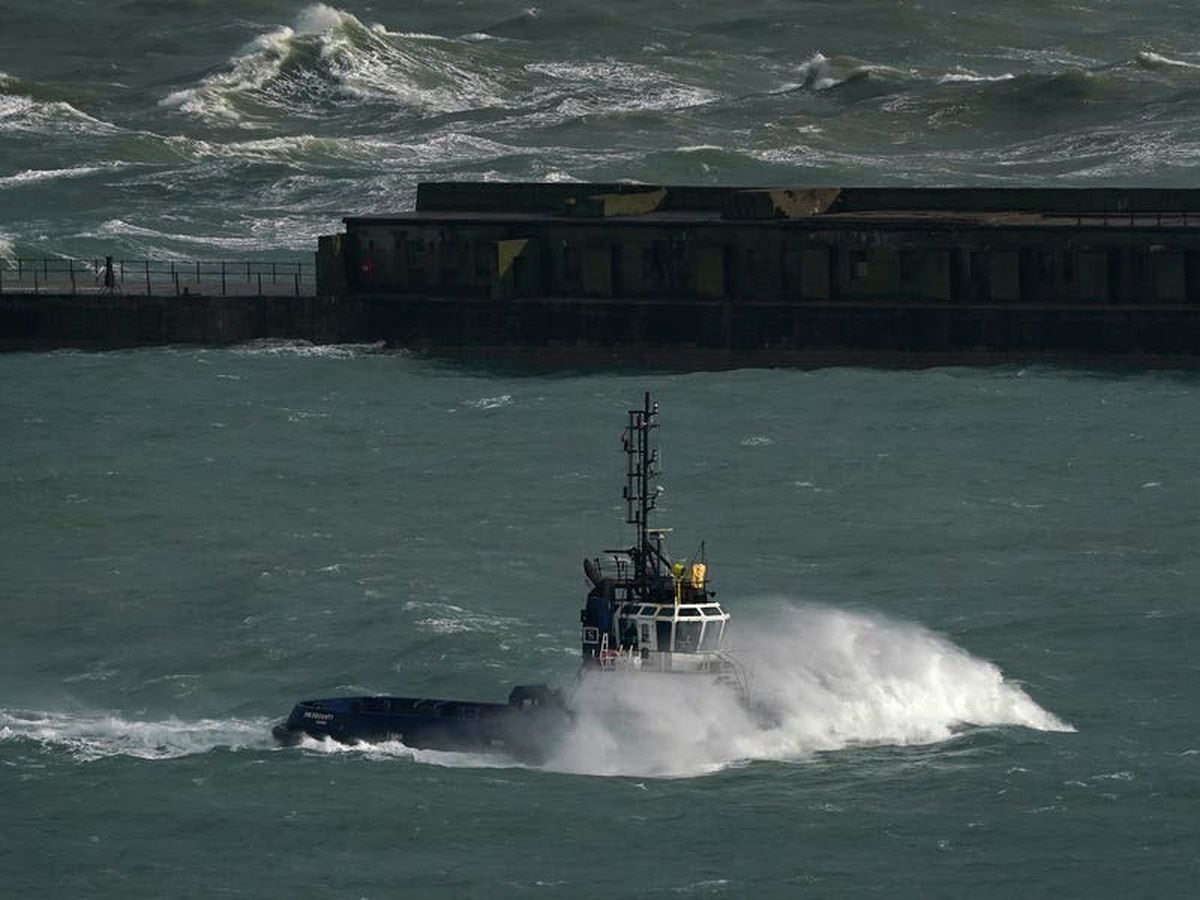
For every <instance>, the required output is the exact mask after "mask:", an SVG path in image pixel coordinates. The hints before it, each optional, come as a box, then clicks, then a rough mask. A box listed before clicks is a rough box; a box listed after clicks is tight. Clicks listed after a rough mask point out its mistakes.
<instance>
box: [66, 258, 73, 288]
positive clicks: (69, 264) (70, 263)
mask: <svg viewBox="0 0 1200 900" xmlns="http://www.w3.org/2000/svg"><path fill="white" fill-rule="evenodd" d="M67 271H68V272H70V273H71V293H72V294H74V293H75V260H74V259H68V260H67Z"/></svg>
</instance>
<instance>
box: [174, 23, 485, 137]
mask: <svg viewBox="0 0 1200 900" xmlns="http://www.w3.org/2000/svg"><path fill="white" fill-rule="evenodd" d="M456 43H457V42H454V41H450V40H447V39H438V38H434V37H431V36H429V35H414V34H396V33H393V32H389V31H388V30H387V29H386V28H384V27H383V26H381V25H365V24H364V23H363V22H362V21H360V20H359V19H358V18H357V17H356V16H354V15H352V14H350V13H348V12H345V11H343V10H339V9H335V8H333V7H330V6H326V5H325V4H323V3H318V4H314V5H312V6H309V7H307V8H305V9H304V10H303V11H302V12H301V13H300V15H299V17H298V19H297V20H296V23H295V25H294V26H288V25H284V26H280V27H278V28H276V29H274V30H273V31H270V32H267V33H266V34H262V35H259V36H258V37H257V38H255V39H254V40H253V41H252V42H251V43H250V44H249V45H248V46H247V47H245V48H244V49H242V50H241V51H240V52H238V53H237V54H235V55H234V56H233V57H232V58H231V59H230V60H229V62H228V66H227V67H226V68H224V69H222V70H221V71H218V72H214V73H212V74H210V75H208V76H206V77H204V78H203V79H202V80H201V82H200V83H199V84H198V85H197V86H195V87H190V88H183V89H181V90H178V91H175V92H173V93H171V94H169V95H168V96H166V97H165V98H163V100H162V101H161V103H160V105H162V106H165V107H173V108H176V109H178V110H179V111H180V112H183V113H186V114H189V115H193V116H196V117H199V118H202V119H207V120H212V121H218V122H220V121H223V122H226V123H237V124H239V125H241V126H243V127H255V124H256V120H261V119H263V118H264V117H265V115H266V114H267V113H268V112H269V111H270V110H275V109H281V110H283V111H285V112H287V113H289V114H291V115H295V116H301V117H308V118H316V117H321V116H324V115H327V114H328V113H330V112H336V105H337V104H338V103H339V102H344V101H355V102H357V103H362V102H372V101H373V102H380V103H386V104H388V105H390V106H400V107H403V108H408V109H412V110H414V111H418V112H452V111H459V110H463V109H467V108H479V107H487V106H493V105H497V104H499V103H501V102H502V97H501V95H502V93H503V91H502V89H501V87H500V86H499V85H498V84H497V82H496V81H495V80H494V79H493V78H491V77H490V76H489V75H488V74H487V73H486V72H485V71H481V70H480V69H479V68H472V67H469V66H466V65H464V64H463V63H462V62H461V61H460V60H459V59H458V56H459V54H458V53H456V52H455V49H456V48H455V45H456ZM464 46H465V45H464Z"/></svg>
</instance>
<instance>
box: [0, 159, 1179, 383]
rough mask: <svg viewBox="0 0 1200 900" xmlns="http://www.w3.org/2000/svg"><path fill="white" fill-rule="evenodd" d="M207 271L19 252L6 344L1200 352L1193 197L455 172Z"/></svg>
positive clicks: (882, 353)
mask: <svg viewBox="0 0 1200 900" xmlns="http://www.w3.org/2000/svg"><path fill="white" fill-rule="evenodd" d="M215 265H217V264H203V265H202V264H191V263H178V262H173V263H170V270H169V272H168V270H167V269H166V268H164V266H163V265H159V266H154V267H152V266H151V264H150V263H144V264H142V265H141V266H140V267H139V266H138V265H132V266H127V267H125V268H123V269H122V270H121V275H122V277H121V278H119V279H118V278H117V277H116V274H115V268H114V264H113V263H112V261H111V260H110V261H108V262H106V263H105V266H104V269H103V272H101V271H100V263H99V262H98V261H97V262H95V263H93V265H92V266H90V267H87V266H85V267H83V268H84V270H85V272H86V276H85V278H84V281H85V282H87V278H88V277H90V278H91V281H90V282H88V283H85V284H84V285H83V286H82V287H81V286H80V279H79V277H78V276H77V275H76V274H75V268H74V266H75V264H74V263H73V262H72V263H70V264H69V269H70V273H71V282H70V287H71V290H69V291H68V290H65V289H64V288H63V287H62V286H61V284H60V288H59V289H58V290H57V291H54V292H53V293H47V290H48V289H49V285H48V283H47V281H46V280H45V278H44V279H43V281H42V283H41V284H37V285H34V286H33V287H32V288H31V287H30V285H29V283H28V282H29V279H28V277H25V278H24V280H23V282H22V283H20V284H16V285H14V281H13V277H12V272H11V265H9V271H8V272H7V274H6V277H5V280H4V282H3V283H2V284H0V346H3V347H5V348H8V349H14V348H22V347H25V348H45V347H53V346H82V347H114V346H129V345H137V344H146V343H172V342H177V343H188V342H200V343H232V342H240V341H246V340H253V339H257V338H293V339H296V338H298V339H306V340H312V341H321V342H325V341H334V342H336V341H384V342H387V343H389V344H392V345H395V346H403V347H411V348H418V349H429V350H433V351H435V352H441V353H448V354H463V355H469V356H510V357H516V358H524V359H529V360H539V359H540V360H544V361H547V362H551V363H556V364H559V363H561V364H571V363H573V362H578V363H582V364H590V363H598V362H604V361H606V360H616V361H622V360H625V361H629V362H631V363H638V364H644V363H647V362H657V363H660V364H663V365H668V366H670V365H743V364H766V365H772V364H796V365H805V364H823V363H828V362H845V363H856V362H859V363H874V362H888V361H895V362H899V363H903V362H906V361H912V362H916V363H925V362H938V361H946V362H973V361H979V362H992V361H996V360H1000V359H1012V358H1073V357H1099V358H1110V357H1111V358H1117V359H1126V360H1138V361H1141V360H1153V359H1156V358H1161V359H1167V360H1171V361H1172V362H1178V361H1183V362H1188V361H1190V360H1193V359H1200V191H1194V190H1190V189H1189V190H1173V189H1146V190H1139V189H1028V190H1025V189H1013V188H1003V189H918V188H907V189H906V188H887V189H884V188H724V187H680V186H650V185H631V184H623V183H621V184H616V183H614V184H579V183H566V184H563V183H553V184H512V183H488V184H479V183H456V182H439V183H427V184H422V185H421V186H420V190H419V191H418V195H417V204H416V209H415V210H413V211H409V212H404V213H399V214H396V215H389V216H372V217H353V218H348V219H346V220H345V231H344V232H343V233H340V234H336V235H329V236H326V237H322V238H321V239H320V241H319V244H318V248H317V253H316V259H315V264H311V263H307V262H292V263H283V264H281V263H278V262H276V263H261V262H260V263H236V264H232V266H233V269H231V268H230V265H229V264H225V265H224V267H223V268H222V269H221V270H220V275H221V279H220V281H219V282H218V280H217V274H218V273H217V270H216V269H215V268H213V267H214V266H215ZM281 265H283V267H284V270H283V273H282V275H281V271H280V266H281ZM205 266H208V268H205ZM267 266H271V267H272V268H271V269H270V274H269V277H265V276H267V270H266V268H265V267H267ZM231 271H232V272H234V274H235V277H234V278H233V279H232V281H231V278H230V277H229V276H230V274H231ZM181 273H182V275H181ZM22 274H23V275H24V273H23V272H22ZM43 274H45V273H43ZM218 285H219V289H218Z"/></svg>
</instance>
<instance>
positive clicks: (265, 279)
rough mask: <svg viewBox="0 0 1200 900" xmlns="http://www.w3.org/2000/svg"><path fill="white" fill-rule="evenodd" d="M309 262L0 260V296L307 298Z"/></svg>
mask: <svg viewBox="0 0 1200 900" xmlns="http://www.w3.org/2000/svg"><path fill="white" fill-rule="evenodd" d="M315 291H316V269H315V266H314V264H313V263H311V262H303V261H299V260H268V261H257V262H256V261H253V260H215V261H214V260H198V259H197V260H178V259H176V260H155V259H114V258H113V257H99V258H92V259H78V258H62V257H42V258H30V257H17V258H0V294H3V293H13V294H16V293H21V294H96V295H101V296H102V295H113V296H130V295H135V294H140V295H143V296H178V297H184V296H206V297H214V296H216V297H263V296H273V297H283V296H295V297H305V296H312V295H313V294H314V293H315Z"/></svg>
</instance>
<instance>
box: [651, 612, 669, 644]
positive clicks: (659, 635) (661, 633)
mask: <svg viewBox="0 0 1200 900" xmlns="http://www.w3.org/2000/svg"><path fill="white" fill-rule="evenodd" d="M654 630H655V631H654V636H655V638H656V639H657V641H658V643H657V644H656V646H657V648H658V649H659V650H670V649H671V620H670V619H656V620H655V622H654Z"/></svg>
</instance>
